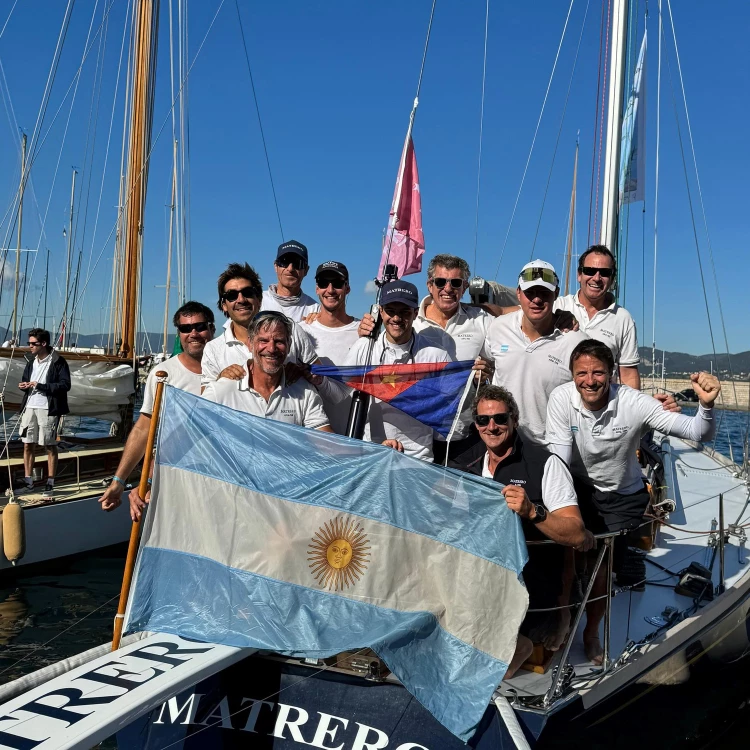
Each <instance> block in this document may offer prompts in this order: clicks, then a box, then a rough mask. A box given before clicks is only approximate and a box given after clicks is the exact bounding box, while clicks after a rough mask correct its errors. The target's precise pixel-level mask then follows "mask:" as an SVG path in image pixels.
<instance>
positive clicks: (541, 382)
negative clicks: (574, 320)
mask: <svg viewBox="0 0 750 750" xmlns="http://www.w3.org/2000/svg"><path fill="white" fill-rule="evenodd" d="M558 292H559V281H558V278H557V273H556V272H555V269H554V267H553V266H552V265H550V264H549V263H547V262H545V261H543V260H533V261H531V263H527V264H526V265H525V266H524V267H523V268H522V269H521V273H520V275H519V277H518V287H517V289H516V296H517V297H518V302H519V304H520V306H521V309H520V310H517V311H515V312H511V313H508V314H507V315H502V316H500V317H499V318H495V319H494V320H493V321H492V323H491V324H490V328H489V331H488V333H487V347H488V349H489V351H490V354H491V356H492V358H493V359H494V362H495V375H494V377H493V380H492V382H493V384H494V385H501V386H503V387H504V388H507V389H508V390H509V391H510V392H511V393H512V394H513V395H514V396H515V397H516V399H517V400H518V405H519V407H520V409H521V417H520V422H519V424H518V431H519V432H520V433H521V435H522V436H523V438H524V440H526V441H527V442H528V441H533V442H535V443H538V444H540V445H544V428H545V423H546V421H547V401H548V400H549V397H550V394H551V393H552V391H553V390H554V389H555V388H557V386H558V385H562V384H563V383H567V382H569V381H570V379H571V376H570V370H569V369H568V362H569V361H570V353H571V352H572V351H573V349H575V347H576V345H577V344H578V343H579V342H581V341H583V340H584V339H587V338H588V336H587V335H586V334H585V333H581V332H580V331H570V332H569V333H563V332H562V331H561V330H560V329H559V328H557V326H556V324H555V313H554V311H553V307H554V303H555V300H556V299H557V295H558Z"/></svg>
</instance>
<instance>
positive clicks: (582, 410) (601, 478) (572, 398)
mask: <svg viewBox="0 0 750 750" xmlns="http://www.w3.org/2000/svg"><path fill="white" fill-rule="evenodd" d="M609 393H610V396H609V402H608V404H607V406H605V407H604V408H603V409H599V410H598V411H589V410H588V409H587V408H586V407H585V406H584V405H583V402H582V401H581V396H580V394H579V393H578V391H577V390H576V387H575V383H573V382H570V383H565V385H561V386H560V387H559V388H556V389H555V390H554V392H553V393H552V395H551V396H550V399H549V405H548V408H547V443H548V448H549V450H551V451H553V452H554V453H555V454H557V455H558V456H560V457H561V458H562V459H563V460H564V461H566V462H567V463H569V464H570V469H571V471H572V472H573V475H574V476H576V477H578V478H580V479H583V480H585V481H586V482H587V483H588V484H592V485H593V486H594V487H596V489H598V490H602V491H604V492H620V493H622V494H624V495H629V494H631V493H633V492H638V491H639V490H641V489H642V488H643V474H642V472H641V467H640V466H639V464H638V459H637V458H636V453H635V452H636V449H637V448H638V446H639V445H640V442H641V437H643V435H645V434H646V433H647V432H648V431H649V430H658V431H659V432H661V433H664V434H666V435H675V436H676V437H681V438H684V439H687V440H695V441H700V440H707V439H709V438H710V436H711V435H712V433H713V430H714V420H713V409H704V408H703V407H702V406H699V407H698V413H697V414H696V415H695V416H694V417H688V416H686V415H684V414H677V413H675V412H670V411H664V407H663V406H662V404H661V402H660V401H657V400H656V399H655V398H653V397H652V396H649V395H647V394H645V393H641V391H636V390H635V389H634V388H630V387H629V386H627V385H617V384H614V383H613V384H612V385H611V386H610V391H609Z"/></svg>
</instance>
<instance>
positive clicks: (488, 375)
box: [471, 357, 495, 383]
mask: <svg viewBox="0 0 750 750" xmlns="http://www.w3.org/2000/svg"><path fill="white" fill-rule="evenodd" d="M471 369H472V370H474V372H475V373H476V374H475V376H474V377H475V379H476V380H478V381H479V382H480V383H484V382H485V381H490V380H492V376H493V374H494V372H495V364H494V363H493V362H488V361H487V360H486V359H482V358H481V357H477V358H476V359H475V360H474V366H473V367H472V368H471Z"/></svg>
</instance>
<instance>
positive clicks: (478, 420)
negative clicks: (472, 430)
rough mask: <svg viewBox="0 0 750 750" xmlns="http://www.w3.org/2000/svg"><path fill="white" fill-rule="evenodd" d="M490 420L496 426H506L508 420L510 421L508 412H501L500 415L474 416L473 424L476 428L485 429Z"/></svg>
mask: <svg viewBox="0 0 750 750" xmlns="http://www.w3.org/2000/svg"><path fill="white" fill-rule="evenodd" d="M490 419H494V420H495V424H496V425H503V424H508V419H510V414H508V412H507V411H506V412H503V413H502V414H475V415H474V422H475V424H476V425H477V427H487V425H488V424H489V423H490Z"/></svg>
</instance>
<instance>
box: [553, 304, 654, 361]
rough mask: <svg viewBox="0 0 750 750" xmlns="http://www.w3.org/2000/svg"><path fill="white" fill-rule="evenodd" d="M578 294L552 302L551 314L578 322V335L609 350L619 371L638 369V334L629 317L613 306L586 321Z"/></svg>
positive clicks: (629, 315) (626, 312)
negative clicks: (562, 313) (565, 314)
mask: <svg viewBox="0 0 750 750" xmlns="http://www.w3.org/2000/svg"><path fill="white" fill-rule="evenodd" d="M579 294H580V290H579V291H578V292H576V293H575V294H568V295H567V296H565V297H558V298H557V299H556V300H555V310H566V311H567V312H569V313H572V314H573V317H575V319H576V320H577V321H578V326H579V330H580V331H583V332H584V333H587V334H588V335H589V336H590V337H591V338H592V339H596V340H597V341H601V342H602V343H604V344H606V345H607V346H608V347H609V348H610V349H611V350H612V354H613V355H614V358H615V364H617V365H622V366H623V367H635V366H636V365H638V363H639V362H640V361H641V357H640V355H639V354H638V334H637V332H636V330H635V321H634V320H633V316H632V315H631V314H630V313H629V312H628V311H627V310H626V309H625V308H624V307H620V305H618V304H617V303H616V302H613V303H612V304H611V305H609V306H608V307H605V308H604V309H603V310H599V311H597V313H596V314H595V315H594V317H593V318H589V314H588V312H587V310H586V308H585V307H584V306H583V305H582V304H581V301H580V299H579V296H578V295H579Z"/></svg>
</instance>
